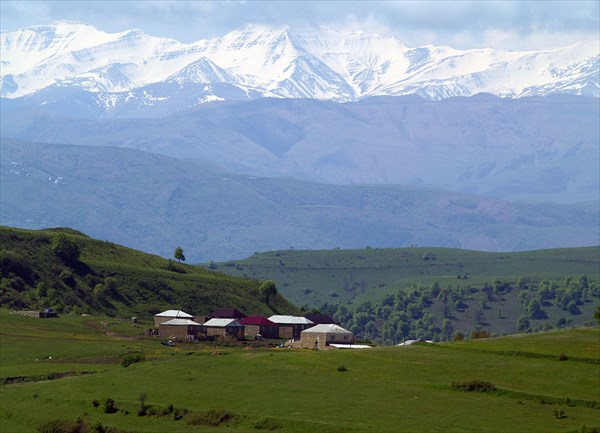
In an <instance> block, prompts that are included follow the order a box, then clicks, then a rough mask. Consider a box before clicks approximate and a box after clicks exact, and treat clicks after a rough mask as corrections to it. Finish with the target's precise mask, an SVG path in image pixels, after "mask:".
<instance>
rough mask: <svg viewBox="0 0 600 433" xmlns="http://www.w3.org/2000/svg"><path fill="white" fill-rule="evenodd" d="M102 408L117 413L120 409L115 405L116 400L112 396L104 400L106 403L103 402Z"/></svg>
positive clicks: (107, 411) (105, 411)
mask: <svg viewBox="0 0 600 433" xmlns="http://www.w3.org/2000/svg"><path fill="white" fill-rule="evenodd" d="M102 410H103V411H104V413H115V412H117V411H118V410H119V409H118V408H117V406H116V405H115V401H114V400H113V399H112V398H107V399H106V400H104V403H102Z"/></svg>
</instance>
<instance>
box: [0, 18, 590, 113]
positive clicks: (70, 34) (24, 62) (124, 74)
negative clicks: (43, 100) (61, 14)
mask: <svg viewBox="0 0 600 433" xmlns="http://www.w3.org/2000/svg"><path fill="white" fill-rule="evenodd" d="M0 39H1V43H0V47H1V48H2V53H3V54H2V65H3V68H2V74H1V77H0V79H1V95H2V96H3V97H8V98H15V97H20V96H25V95H29V94H32V93H35V92H38V91H40V90H42V89H45V88H48V87H49V86H53V85H54V86H56V85H58V86H61V87H76V88H79V89H83V90H88V91H94V92H98V93H107V94H114V93H118V92H129V91H133V90H135V89H139V88H141V87H144V86H148V85H152V84H157V83H164V82H167V81H168V80H169V77H172V76H174V75H175V76H177V75H183V76H184V79H185V80H190V81H191V82H193V83H195V84H198V85H216V84H228V85H231V86H234V87H235V88H236V92H235V93H236V96H235V97H236V98H238V99H253V98H256V97H265V96H267V97H269V96H270V97H282V98H298V97H304V98H316V99H329V100H335V101H353V100H358V99H362V98H365V97H368V96H375V95H404V94H418V95H420V96H423V97H425V98H427V99H434V100H437V99H443V98H446V97H450V96H470V95H473V94H476V93H480V92H489V93H493V94H496V95H498V96H504V97H522V96H531V95H545V94H550V93H556V92H568V93H574V94H583V95H591V96H596V97H597V96H600V91H599V83H598V77H597V73H596V72H597V68H598V62H599V60H598V59H599V58H600V53H599V50H598V46H597V43H596V42H594V41H581V42H578V43H575V44H571V45H569V46H567V47H560V48H551V49H542V50H537V51H510V50H495V49H492V48H473V49H468V50H458V49H454V48H451V47H446V46H432V45H425V46H420V47H414V48H411V47H407V46H406V45H405V44H404V43H402V42H401V41H400V40H399V39H398V38H397V37H394V36H380V35H377V34H369V33H365V32H361V31H343V30H332V29H325V28H316V29H315V28H298V29H296V28H292V27H290V26H278V27H268V26H264V25H248V26H246V27H243V28H241V29H237V30H233V31H231V32H230V33H228V34H226V35H224V36H223V37H220V38H212V39H204V40H198V41H196V42H193V43H191V44H184V43H181V42H179V41H176V40H174V39H169V38H159V37H154V36H150V35H146V34H145V33H143V32H142V31H140V30H127V31H123V32H119V33H105V32H103V31H101V30H98V29H96V28H94V27H93V26H90V25H87V24H82V23H71V22H58V23H54V24H52V25H47V26H35V27H29V28H25V29H19V30H14V31H2V33H1V35H0ZM202 58H206V59H207V60H210V62H211V63H212V64H214V65H215V66H216V68H217V70H222V71H225V72H226V73H223V74H217V76H206V75H204V74H200V75H199V76H194V74H193V73H192V74H190V73H186V70H187V69H186V68H189V66H190V65H192V64H193V63H195V62H198V61H199V60H201V59H202ZM208 96H210V98H208V99H203V98H198V99H197V100H195V101H194V103H193V104H191V105H190V106H194V105H197V104H201V103H205V102H209V101H212V100H215V98H221V99H231V95H223V94H220V93H219V91H218V90H216V91H215V90H211V91H210V92H209V94H208ZM150 97H153V95H150ZM188 107H189V106H188Z"/></svg>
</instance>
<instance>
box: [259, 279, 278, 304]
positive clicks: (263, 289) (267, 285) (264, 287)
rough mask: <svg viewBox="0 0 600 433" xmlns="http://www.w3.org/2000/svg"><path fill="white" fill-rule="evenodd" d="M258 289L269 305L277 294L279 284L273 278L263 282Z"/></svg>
mask: <svg viewBox="0 0 600 433" xmlns="http://www.w3.org/2000/svg"><path fill="white" fill-rule="evenodd" d="M258 290H259V291H260V295H261V298H262V300H263V301H264V302H265V303H266V304H267V305H269V303H270V302H271V298H272V297H274V296H275V295H277V286H276V285H275V283H274V282H273V281H271V280H267V281H265V282H263V283H262V284H261V285H260V287H259V288H258Z"/></svg>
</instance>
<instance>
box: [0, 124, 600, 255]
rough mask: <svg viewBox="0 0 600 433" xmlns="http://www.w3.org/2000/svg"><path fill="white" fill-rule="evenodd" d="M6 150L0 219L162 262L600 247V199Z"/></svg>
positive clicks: (35, 146) (118, 154)
mask: <svg viewBox="0 0 600 433" xmlns="http://www.w3.org/2000/svg"><path fill="white" fill-rule="evenodd" d="M84 127H86V126H84ZM87 127H89V126H87ZM128 127H131V125H129V126H128ZM65 128H68V125H65ZM107 133H108V131H107ZM0 149H1V155H0V156H1V158H0V163H1V167H0V173H1V178H0V181H1V182H0V207H1V209H2V212H1V215H0V223H1V224H3V225H10V226H17V227H24V228H39V227H52V226H69V227H72V228H75V229H78V230H82V231H84V232H86V233H88V234H90V235H91V236H94V237H97V238H99V239H105V240H110V241H113V242H118V243H121V244H124V245H127V246H129V247H134V248H139V249H141V250H143V251H147V252H152V253H157V254H160V255H162V256H166V257H168V256H171V255H172V253H173V250H174V248H175V247H176V246H178V245H180V246H182V247H183V248H184V250H185V253H186V256H187V258H188V261H192V262H199V261H204V262H206V261H208V260H225V259H232V258H241V257H245V256H248V255H251V254H252V253H254V252H255V251H267V250H274V249H285V248H290V247H294V248H302V249H318V248H327V249H330V248H335V247H341V248H364V247H365V246H367V245H369V246H373V247H401V246H409V245H411V244H418V245H420V246H428V245H436V246H449V247H457V248H469V249H478V250H488V251H513V250H527V249H536V248H547V247H562V246H585V245H597V244H598V240H599V237H600V228H599V226H598V219H599V216H600V212H599V209H598V206H599V203H598V202H594V203H589V204H569V205H554V204H526V203H511V202H507V201H504V200H500V199H496V198H486V197H482V196H475V195H468V194H460V193H452V192H448V191H444V190H440V189H428V188H423V187H416V186H394V185H371V186H364V185H363V186H358V185H346V186H341V185H325V184H318V183H310V182H302V181H299V180H294V179H275V178H260V177H254V176H249V175H240V174H233V173H231V172H227V171H225V170H223V169H220V168H217V167H215V166H212V165H210V164H207V163H202V162H200V161H191V160H190V161H182V160H179V159H174V158H170V157H165V156H160V155H156V154H151V153H147V152H142V151H139V150H135V149H124V148H114V147H101V146H73V145H56V144H44V143H27V142H22V141H15V140H12V139H6V138H3V139H2V142H1V146H0Z"/></svg>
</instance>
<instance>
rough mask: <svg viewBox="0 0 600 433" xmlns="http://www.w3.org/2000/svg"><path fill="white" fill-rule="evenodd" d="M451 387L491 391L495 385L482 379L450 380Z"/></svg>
mask: <svg viewBox="0 0 600 433" xmlns="http://www.w3.org/2000/svg"><path fill="white" fill-rule="evenodd" d="M452 389H455V390H457V391H469V392H491V391H496V386H495V385H494V384H492V383H490V382H486V381H483V380H472V381H471V382H452Z"/></svg>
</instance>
